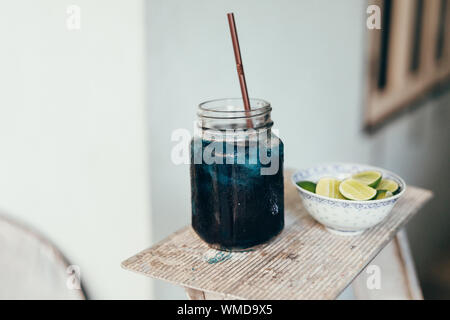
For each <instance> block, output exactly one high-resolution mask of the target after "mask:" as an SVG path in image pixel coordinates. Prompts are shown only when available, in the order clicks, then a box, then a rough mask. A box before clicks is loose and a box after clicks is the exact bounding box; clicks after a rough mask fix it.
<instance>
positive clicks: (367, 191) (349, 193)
mask: <svg viewBox="0 0 450 320" xmlns="http://www.w3.org/2000/svg"><path fill="white" fill-rule="evenodd" d="M339 191H340V192H341V194H342V195H343V196H344V197H346V198H347V199H349V200H359V201H363V200H370V199H372V198H374V197H375V196H376V195H377V190H375V189H374V188H371V187H369V186H367V185H365V184H363V183H361V182H359V181H358V180H355V179H347V180H344V181H342V182H341V185H340V186H339Z"/></svg>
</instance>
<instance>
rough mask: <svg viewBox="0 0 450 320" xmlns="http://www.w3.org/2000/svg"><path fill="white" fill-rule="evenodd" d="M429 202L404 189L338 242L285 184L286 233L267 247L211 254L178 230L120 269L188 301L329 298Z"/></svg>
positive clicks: (421, 192)
mask: <svg viewBox="0 0 450 320" xmlns="http://www.w3.org/2000/svg"><path fill="white" fill-rule="evenodd" d="M286 178H287V179H286V180H288V178H290V174H286ZM431 197H432V193H431V192H430V191H427V190H424V189H419V188H415V187H411V186H408V189H407V191H406V192H405V194H404V196H403V197H402V198H401V199H400V200H399V201H398V203H397V204H396V206H395V207H394V209H393V211H392V212H391V214H390V215H389V217H387V218H386V220H385V221H383V222H382V223H381V224H379V225H378V226H376V227H374V228H372V229H370V230H368V231H366V232H364V233H363V234H361V235H359V236H354V237H348V236H338V235H334V234H331V233H329V232H328V231H326V230H325V229H324V228H323V227H322V226H321V225H320V224H319V223H317V222H315V221H314V220H313V219H312V218H311V217H310V216H309V215H308V213H307V212H306V211H305V209H304V208H303V206H302V203H301V200H300V197H299V196H298V194H297V191H296V190H295V188H294V187H293V186H292V185H291V184H290V182H289V181H286V182H285V206H286V227H285V229H284V231H283V232H282V233H281V234H280V235H279V236H278V237H277V238H276V239H274V240H273V241H272V242H271V243H269V244H266V245H264V246H262V247H260V248H258V249H257V250H254V251H248V252H233V253H230V252H223V251H217V250H213V249H210V248H209V247H208V246H207V245H206V244H205V243H204V242H203V241H201V240H200V238H198V237H197V235H196V234H195V233H194V231H193V230H192V229H191V227H185V228H183V229H181V230H179V231H178V232H176V233H174V234H172V235H171V236H169V237H168V238H166V239H165V240H163V241H161V242H160V243H158V244H156V245H155V246H153V247H151V248H149V249H147V250H144V251H142V252H140V253H138V254H137V255H135V256H133V257H131V258H129V259H127V260H125V261H124V262H122V266H123V267H124V268H125V269H129V270H132V271H134V272H137V273H140V274H144V275H147V276H150V277H154V278H158V279H162V280H166V281H168V282H171V283H174V284H177V285H181V286H185V287H187V288H192V289H194V290H188V294H189V292H190V293H191V295H198V294H199V292H197V291H196V290H200V291H203V293H202V294H204V295H206V294H208V295H212V296H214V297H218V296H219V297H223V298H224V299H334V298H336V297H337V296H338V295H339V293H340V292H341V291H342V290H344V289H345V287H347V286H348V285H349V284H350V282H351V281H352V280H353V279H354V278H355V277H356V276H357V275H358V274H359V273H360V272H361V271H362V270H363V269H364V267H365V266H366V265H367V264H368V263H369V262H370V261H371V260H372V259H373V258H374V257H375V256H376V255H377V253H378V252H379V251H380V250H381V249H382V248H383V247H384V246H386V244H387V243H388V242H389V241H390V240H391V239H392V238H393V237H394V236H395V234H396V233H397V231H398V230H399V228H401V227H402V226H403V225H404V224H405V223H406V222H407V221H408V220H409V219H410V218H411V217H412V216H413V215H414V214H415V213H416V212H417V211H418V209H419V208H420V207H421V206H422V205H423V204H424V203H425V202H426V201H427V200H429V199H430V198H431Z"/></svg>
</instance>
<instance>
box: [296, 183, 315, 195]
mask: <svg viewBox="0 0 450 320" xmlns="http://www.w3.org/2000/svg"><path fill="white" fill-rule="evenodd" d="M297 185H298V186H299V187H300V188H303V189H305V190H308V191H310V192H313V193H315V192H316V184H315V183H314V182H311V181H299V182H297Z"/></svg>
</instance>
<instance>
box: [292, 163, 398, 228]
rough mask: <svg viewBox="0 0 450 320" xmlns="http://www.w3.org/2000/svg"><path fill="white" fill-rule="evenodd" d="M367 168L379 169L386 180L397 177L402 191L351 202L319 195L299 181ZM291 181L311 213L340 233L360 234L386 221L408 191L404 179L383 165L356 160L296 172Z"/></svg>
mask: <svg viewBox="0 0 450 320" xmlns="http://www.w3.org/2000/svg"><path fill="white" fill-rule="evenodd" d="M365 170H375V171H379V172H381V173H382V174H383V179H391V180H394V181H395V182H397V183H398V185H399V187H400V192H399V193H397V194H396V195H394V196H392V197H390V198H386V199H381V200H370V201H352V200H341V199H332V198H328V197H324V196H320V195H318V194H315V193H312V192H310V191H307V190H305V189H303V188H300V187H299V186H298V185H297V182H299V181H304V180H308V181H312V182H315V183H317V181H319V179H320V178H323V177H334V178H337V179H339V180H343V179H346V178H348V177H349V176H351V175H352V174H354V173H357V172H361V171H365ZM291 180H292V183H293V184H294V185H295V187H296V188H297V190H298V193H299V194H300V197H301V198H302V201H303V206H304V207H305V209H306V210H307V211H308V213H309V214H310V215H311V216H312V217H313V218H314V219H315V220H317V221H318V222H320V223H321V224H323V225H324V226H325V227H326V228H327V229H328V230H329V231H330V232H333V233H337V234H340V235H357V234H360V233H362V232H363V231H364V230H366V229H368V228H371V227H373V226H375V225H377V224H378V223H380V222H381V221H383V220H384V219H385V218H386V217H387V216H388V214H389V213H390V212H391V210H392V208H393V207H394V205H395V203H396V202H397V200H398V199H399V198H400V197H401V196H402V195H403V194H404V193H405V190H406V184H405V182H404V181H403V179H402V178H400V177H399V176H398V175H396V174H394V173H392V172H390V171H387V170H384V169H381V168H377V167H372V166H368V165H361V164H353V163H331V164H323V165H318V166H315V167H312V168H309V169H304V170H300V171H297V172H296V173H294V175H293V176H292V179H291Z"/></svg>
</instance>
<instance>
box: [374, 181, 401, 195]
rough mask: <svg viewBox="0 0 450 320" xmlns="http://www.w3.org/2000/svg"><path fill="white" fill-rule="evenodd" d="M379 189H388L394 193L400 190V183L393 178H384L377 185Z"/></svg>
mask: <svg viewBox="0 0 450 320" xmlns="http://www.w3.org/2000/svg"><path fill="white" fill-rule="evenodd" d="M377 190H387V191H390V192H392V193H395V192H397V190H398V184H397V182H395V181H393V180H389V179H382V180H381V181H380V183H379V184H378V186H377Z"/></svg>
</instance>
